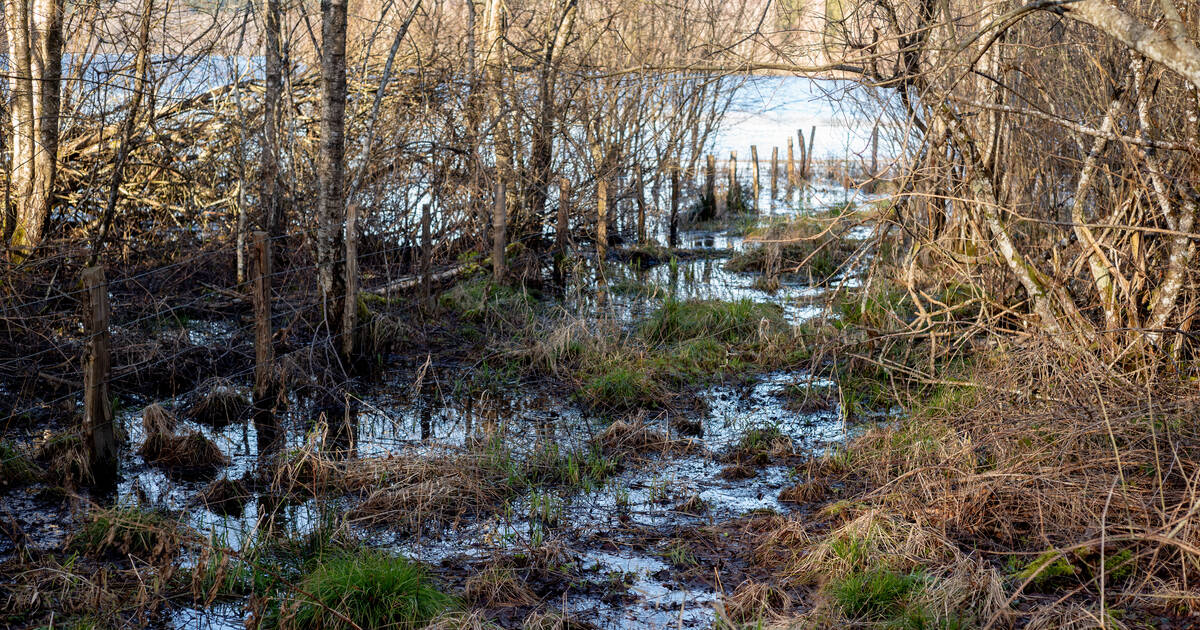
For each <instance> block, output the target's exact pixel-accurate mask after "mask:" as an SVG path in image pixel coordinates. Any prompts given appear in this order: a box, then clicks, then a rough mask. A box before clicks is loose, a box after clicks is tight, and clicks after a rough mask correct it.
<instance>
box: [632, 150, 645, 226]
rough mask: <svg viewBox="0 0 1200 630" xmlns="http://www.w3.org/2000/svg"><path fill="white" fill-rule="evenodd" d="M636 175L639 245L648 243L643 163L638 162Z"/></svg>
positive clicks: (635, 169) (635, 190)
mask: <svg viewBox="0 0 1200 630" xmlns="http://www.w3.org/2000/svg"><path fill="white" fill-rule="evenodd" d="M634 176H635V177H637V181H636V182H634V193H635V194H636V195H637V200H636V201H637V242H638V245H645V244H646V189H645V185H646V182H645V181H644V180H643V179H642V165H641V164H638V165H637V166H636V167H634Z"/></svg>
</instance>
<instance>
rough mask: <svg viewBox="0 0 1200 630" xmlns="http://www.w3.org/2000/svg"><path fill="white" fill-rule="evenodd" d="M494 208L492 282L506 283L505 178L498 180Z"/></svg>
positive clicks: (506, 204)
mask: <svg viewBox="0 0 1200 630" xmlns="http://www.w3.org/2000/svg"><path fill="white" fill-rule="evenodd" d="M494 203H495V205H494V206H492V280H494V281H495V282H497V283H500V282H504V276H505V274H506V273H507V270H506V269H505V268H504V250H505V248H506V247H507V245H508V244H507V242H506V241H507V240H508V234H507V231H508V191H507V189H506V188H505V186H504V178H503V177H497V178H496V199H495V201H494Z"/></svg>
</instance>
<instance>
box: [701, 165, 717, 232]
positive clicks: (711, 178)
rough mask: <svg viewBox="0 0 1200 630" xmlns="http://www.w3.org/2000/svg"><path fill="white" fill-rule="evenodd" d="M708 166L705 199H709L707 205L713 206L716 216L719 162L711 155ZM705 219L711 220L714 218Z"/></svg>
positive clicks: (705, 179) (705, 177)
mask: <svg viewBox="0 0 1200 630" xmlns="http://www.w3.org/2000/svg"><path fill="white" fill-rule="evenodd" d="M707 166H708V171H707V172H706V173H705V174H704V197H705V198H706V199H707V202H706V203H711V204H712V208H711V210H712V211H713V213H714V214H715V213H716V209H717V160H716V158H714V157H713V156H712V154H711V153H709V154H708V163H707ZM704 218H706V219H711V218H712V217H704Z"/></svg>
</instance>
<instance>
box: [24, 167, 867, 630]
mask: <svg viewBox="0 0 1200 630" xmlns="http://www.w3.org/2000/svg"><path fill="white" fill-rule="evenodd" d="M855 199H857V200H858V201H859V202H862V201H863V199H864V197H862V196H856V195H855V194H853V193H852V192H850V191H845V190H842V189H839V188H836V187H834V186H820V185H818V186H817V187H815V188H810V189H809V190H808V191H807V192H805V193H797V195H796V196H795V197H793V198H792V199H790V200H786V201H777V202H776V203H775V204H774V205H772V206H771V210H770V211H769V213H764V215H765V217H764V218H768V219H769V217H770V215H771V214H774V215H776V216H786V215H790V214H799V213H804V212H810V211H812V210H814V209H822V208H826V207H829V206H830V205H840V204H844V203H845V202H846V201H847V200H855ZM863 236H865V234H863ZM681 241H682V244H683V245H684V246H685V247H687V248H689V249H693V250H708V251H707V252H706V253H705V255H702V256H694V257H689V258H687V259H684V260H678V261H674V262H670V263H664V264H658V265H653V266H650V267H649V268H646V269H642V268H637V267H634V266H630V265H627V264H623V263H618V262H615V261H609V263H608V265H606V268H605V276H606V278H605V279H606V284H607V291H605V293H606V296H605V297H606V299H604V300H600V299H598V295H599V293H600V291H599V289H598V287H597V286H596V285H595V284H593V283H591V282H589V283H581V284H579V285H578V286H575V287H573V289H572V290H571V291H569V292H568V295H567V297H566V298H565V299H564V300H563V306H564V308H566V309H567V310H569V311H572V312H574V313H575V314H578V315H582V316H587V317H605V318H611V319H613V320H614V321H617V322H621V323H622V324H624V325H626V326H633V325H636V323H637V322H639V321H640V320H641V319H642V318H643V317H645V316H646V315H647V314H649V313H650V312H652V311H653V309H655V308H656V307H657V306H658V305H659V304H661V302H662V300H663V299H665V298H668V297H673V298H676V299H720V300H736V299H743V298H749V299H752V300H756V301H761V302H772V303H776V304H779V305H781V307H782V308H783V311H784V316H785V317H786V318H787V319H788V320H789V321H790V322H792V323H801V322H803V321H805V320H807V319H809V318H812V317H815V316H818V315H820V314H821V313H822V312H823V307H824V297H825V295H826V294H827V291H828V289H824V288H818V287H812V286H808V285H806V284H804V282H803V279H802V278H790V277H784V278H783V283H782V286H781V288H780V289H779V290H777V291H775V292H772V293H768V292H765V291H763V290H761V289H759V288H757V287H756V285H755V275H754V274H742V273H734V272H730V271H727V270H726V269H725V263H726V261H727V258H728V256H730V255H732V254H733V253H734V252H736V251H738V250H740V249H741V248H743V247H744V246H745V244H744V243H743V240H742V238H741V237H740V236H739V235H738V231H737V230H720V229H718V230H711V231H694V232H684V233H682V234H681ZM581 271H583V272H584V273H580V274H579V277H587V278H594V277H595V276H594V270H589V269H586V268H585V269H583V270H581ZM843 280H844V282H845V283H847V284H853V283H854V282H855V281H856V279H855V278H853V277H850V278H845V279H843ZM618 287H624V288H623V289H622V290H618ZM186 332H187V335H188V336H189V339H190V340H191V341H193V342H195V343H218V344H219V343H222V342H223V341H224V340H226V339H228V338H229V337H230V336H231V335H233V333H234V331H233V330H232V328H231V327H230V326H229V325H228V324H223V323H212V322H203V321H195V322H191V323H189V324H188V327H187V331H186ZM439 371H440V370H439V369H437V368H436V366H435V368H434V369H432V370H431V371H430V374H431V376H429V377H428V378H430V379H434V381H435V382H432V383H429V382H426V383H424V385H423V386H422V387H420V388H419V389H420V390H421V391H422V392H425V394H424V395H417V394H415V393H414V390H415V389H416V388H414V376H413V372H414V370H413V369H402V370H397V371H396V373H395V376H393V377H392V378H391V379H390V380H385V382H383V383H381V384H379V385H376V386H372V387H371V389H370V390H369V391H367V392H365V393H362V394H361V398H360V399H359V400H358V401H356V402H357V405H358V409H359V413H358V425H357V433H356V435H355V436H354V438H355V439H354V443H353V446H354V448H355V451H356V452H357V454H358V455H359V456H362V457H374V456H384V455H389V454H396V453H401V452H404V453H412V452H420V450H421V449H436V448H437V447H439V446H442V445H448V446H452V447H459V446H463V445H464V444H466V443H467V442H468V440H470V439H472V438H473V437H477V436H479V435H482V434H484V433H485V432H496V431H499V432H500V434H502V435H503V436H504V439H505V440H506V443H508V444H511V445H512V447H513V448H514V450H516V451H518V452H520V451H522V450H525V451H531V450H532V449H533V448H536V446H537V444H538V440H543V441H544V440H550V441H552V442H554V443H557V444H560V445H561V446H562V447H563V448H564V450H575V449H582V448H584V447H585V445H586V444H587V443H588V442H589V441H590V440H591V439H592V438H593V437H595V436H596V435H598V434H599V433H601V432H602V431H603V430H604V429H605V428H606V427H607V426H608V424H609V420H607V419H604V418H601V417H598V416H593V415H590V414H588V413H585V412H583V411H581V410H580V409H579V407H578V406H577V405H575V404H574V403H573V401H571V400H563V399H562V398H561V397H557V396H553V395H548V394H546V393H544V392H540V391H537V390H536V389H533V390H531V391H521V392H514V391H501V392H496V393H490V394H487V395H486V396H484V397H483V398H461V397H456V396H455V395H454V394H453V393H452V392H453V391H454V386H453V383H449V382H436V378H437V374H438V373H439ZM811 381H812V379H811V378H810V377H809V375H808V374H805V373H803V372H772V373H768V374H761V375H756V376H753V377H750V378H748V379H746V380H743V381H740V382H736V383H729V384H722V385H718V386H713V387H710V388H707V389H705V390H703V391H701V392H699V395H698V397H699V399H700V400H701V401H702V402H703V405H702V406H701V408H702V409H703V411H694V412H691V413H689V414H687V415H688V416H689V418H688V419H690V420H695V421H698V422H699V423H700V424H701V426H702V437H698V438H693V439H694V440H695V444H694V448H691V449H689V450H687V451H686V452H682V451H681V452H676V453H674V454H671V455H651V456H649V458H648V459H647V460H646V461H641V462H636V463H630V464H629V465H627V466H625V467H624V469H623V470H621V471H620V472H618V473H617V474H615V475H613V476H612V477H610V478H608V479H606V480H605V481H604V483H603V484H602V485H600V486H599V487H595V488H592V489H590V490H587V491H578V492H570V493H567V492H562V493H559V492H555V491H548V492H543V493H540V494H539V496H534V495H532V494H529V495H525V496H520V497H517V498H515V499H514V500H513V501H511V503H510V505H509V506H508V508H507V509H504V510H501V511H500V512H499V513H497V514H495V515H492V516H487V517H482V518H478V519H469V520H467V521H465V522H463V523H460V524H459V525H458V526H457V527H454V528H452V529H448V530H445V531H441V530H439V531H426V532H423V533H422V534H421V535H420V536H419V537H413V536H411V535H407V534H403V535H402V534H401V533H399V532H395V531H389V530H388V529H387V528H376V529H371V530H361V531H359V532H358V533H359V534H361V536H362V537H363V538H364V539H365V540H367V541H368V542H369V543H370V544H372V545H375V546H380V547H385V548H390V549H393V550H395V551H396V552H398V553H404V554H407V555H410V556H413V557H416V558H419V559H421V560H423V561H425V562H428V563H430V564H431V565H433V566H435V567H441V568H450V569H451V570H456V571H459V572H461V571H463V570H464V567H465V568H467V569H466V570H469V569H470V568H471V567H478V566H480V565H482V563H484V562H485V561H486V560H487V559H489V558H494V557H496V556H498V555H504V554H511V553H519V552H525V551H529V550H530V549H533V548H536V547H538V546H543V545H549V544H553V545H560V546H562V547H563V548H564V549H565V550H566V551H565V553H566V555H567V557H568V558H569V560H570V563H571V564H573V565H574V566H575V567H576V568H577V573H576V575H578V576H582V578H581V579H585V580H586V581H588V582H589V585H584V584H581V585H578V586H577V587H571V588H568V589H567V592H566V594H565V595H564V596H563V598H562V600H561V601H556V602H554V603H553V606H552V608H555V609H558V610H566V611H568V612H569V613H570V614H571V615H572V616H573V617H575V618H576V619H579V620H581V621H587V622H590V623H593V624H596V625H597V626H599V627H603V628H635V627H636V628H647V627H651V628H653V627H661V628H665V627H707V626H709V625H710V624H711V623H712V620H713V618H714V617H713V608H712V605H713V603H714V602H715V601H718V600H719V598H720V596H721V593H720V592H719V590H720V589H718V588H717V587H714V586H712V585H709V584H708V581H706V580H698V579H695V578H694V576H693V577H685V576H683V575H682V572H681V571H680V570H679V569H678V567H674V566H672V565H671V562H670V560H669V559H668V556H669V554H668V549H669V548H670V545H671V541H672V540H673V539H675V538H676V537H679V536H684V535H686V534H687V533H688V532H690V531H695V530H697V529H698V528H704V527H719V526H720V524H722V523H724V522H727V521H730V520H732V519H736V518H738V517H741V516H745V515H747V514H754V513H761V512H763V511H774V512H785V513H786V512H788V511H789V510H790V509H791V508H790V507H789V505H788V504H785V503H781V502H780V501H779V500H778V495H779V492H780V491H781V490H783V489H784V488H786V487H788V486H790V485H792V484H794V483H795V482H796V480H795V479H794V478H793V472H792V470H791V466H790V465H789V464H786V463H780V462H781V461H782V460H781V459H780V458H775V459H773V460H772V462H774V463H771V464H768V465H766V466H763V467H760V468H757V469H756V470H755V471H754V474H753V476H750V477H748V478H740V479H735V478H730V479H726V478H723V476H722V474H721V473H722V471H723V470H724V469H725V468H726V466H727V465H728V463H727V462H726V461H724V456H725V455H726V454H727V453H728V452H729V451H730V449H731V448H732V447H733V445H734V444H736V442H737V441H738V440H739V439H740V438H741V437H742V436H743V435H744V433H745V431H746V430H747V429H751V428H764V427H773V428H776V429H778V430H779V431H780V432H781V433H782V434H783V435H786V436H787V437H788V438H789V439H790V440H791V443H792V451H793V452H794V453H795V454H797V455H800V456H803V455H806V454H811V453H819V452H821V451H823V450H824V449H827V448H829V447H830V446H831V445H835V444H837V443H839V442H841V441H842V440H844V439H845V438H846V437H847V428H846V427H845V426H844V425H843V424H842V422H841V419H840V418H841V414H840V411H839V409H838V408H837V407H836V405H832V406H830V408H828V409H826V410H822V411H816V412H807V413H800V412H797V411H793V410H790V409H789V408H788V401H789V396H787V395H786V390H787V389H788V388H790V387H794V386H800V387H805V386H817V387H824V386H828V385H829V384H828V383H813V382H811ZM236 385H237V386H240V387H242V388H246V387H247V386H248V383H247V382H245V381H238V382H236ZM243 391H244V393H246V394H247V395H248V391H246V390H245V389H243ZM430 391H433V392H435V393H434V394H432V395H430V394H429V393H428V392H430ZM151 402H159V403H162V404H164V405H166V406H167V407H168V408H171V407H175V408H178V407H180V406H182V404H183V402H184V401H182V400H124V401H123V403H124V404H125V405H126V407H125V410H124V411H122V412H120V413H119V414H118V417H117V420H118V421H119V422H120V423H121V424H122V426H123V428H124V429H125V430H126V431H127V433H128V435H129V438H130V445H131V446H130V448H129V454H128V455H127V456H126V457H125V458H124V460H123V461H122V464H121V466H122V478H123V479H124V481H123V482H122V483H121V484H120V485H119V487H118V499H117V500H118V501H119V502H123V503H128V504H133V503H137V504H141V505H146V506H155V507H162V508H165V509H168V510H172V511H176V512H178V513H180V514H182V515H184V518H186V519H187V520H188V523H189V524H190V525H191V526H193V527H195V528H196V529H197V530H198V531H200V532H201V533H203V534H206V535H210V536H212V537H213V538H214V539H215V540H217V541H220V542H221V543H222V544H225V545H228V546H230V547H232V548H235V549H237V548H240V547H241V546H242V545H243V544H244V543H245V542H246V541H247V540H249V538H250V537H251V536H252V535H253V533H254V531H255V528H256V524H257V521H258V519H259V510H260V506H259V505H258V503H257V502H256V501H254V500H251V501H250V502H249V503H248V504H247V505H246V507H245V509H244V510H243V511H242V513H241V514H239V515H234V516H222V515H218V514H216V513H214V512H212V511H209V510H208V509H207V508H205V507H204V506H203V505H202V504H201V503H200V502H198V501H197V498H196V497H197V493H198V492H199V491H200V490H201V489H202V488H203V487H204V486H205V485H206V482H205V481H202V480H188V479H180V478H177V477H173V476H171V475H168V474H166V473H164V472H163V471H162V470H160V469H157V468H153V467H150V466H148V465H147V464H146V463H145V462H144V461H143V460H142V458H141V457H140V456H139V455H137V448H138V446H140V445H141V443H142V442H143V441H144V439H145V436H144V435H143V432H142V426H141V421H140V410H141V408H142V407H143V406H144V405H146V404H149V403H151ZM293 402H294V405H293V407H292V408H291V411H289V412H288V415H287V416H286V417H285V419H284V422H285V424H287V425H288V426H289V427H290V430H289V431H288V434H287V447H288V448H295V447H299V446H301V445H303V444H304V443H305V441H306V439H309V436H310V435H311V431H312V430H313V422H312V419H313V417H314V415H315V414H314V412H313V410H312V409H311V407H310V406H307V405H305V404H304V403H303V401H299V400H296V401H293ZM645 420H646V421H647V422H648V423H649V424H651V425H652V426H654V427H656V428H658V429H659V430H661V431H662V432H663V433H672V434H673V433H674V432H673V431H672V430H671V428H670V425H671V422H670V421H671V418H670V417H669V416H668V415H666V414H662V415H658V416H650V417H647V418H645ZM180 422H181V429H194V430H198V431H200V432H202V433H203V434H205V435H206V436H207V437H209V438H210V439H212V440H213V441H214V442H215V443H216V444H217V445H218V446H219V447H220V449H221V450H222V452H224V453H225V454H226V455H228V456H229V457H230V459H231V463H230V465H229V466H228V467H226V468H225V469H223V470H222V471H221V475H222V476H225V477H228V478H234V479H236V478H240V477H242V476H243V475H246V474H251V473H253V471H254V470H255V466H256V447H255V444H256V436H255V434H254V429H253V426H252V425H250V424H248V423H234V424H231V425H229V426H227V427H224V428H220V429H216V428H212V427H208V426H201V425H197V424H195V423H192V422H190V421H187V420H182V419H181V421H180ZM497 427H499V428H497ZM784 459H786V458H784ZM546 495H550V496H546ZM546 501H550V502H551V503H552V504H553V506H554V508H553V509H554V510H555V511H556V513H557V514H558V516H557V518H556V519H555V520H557V524H555V525H553V526H548V525H546V524H545V523H544V522H543V521H544V519H542V518H538V517H530V514H532V513H535V512H537V510H536V509H534V506H533V505H532V504H533V503H534V502H541V503H543V504H544V503H545V502H546ZM12 505H13V504H11V503H10V507H11V506H12ZM22 505H23V504H22ZM22 505H17V506H16V508H15V509H16V511H17V512H19V513H21V514H22V517H23V518H24V517H26V516H28V517H29V518H30V519H32V520H33V521H36V522H32V523H31V529H36V530H37V531H36V532H33V531H31V532H29V533H30V538H31V540H32V541H33V542H34V543H35V544H36V545H37V546H39V547H43V548H46V549H50V548H54V547H56V546H59V545H61V543H62V541H63V536H64V534H65V531H64V530H65V529H66V528H67V526H66V525H62V526H60V525H59V524H58V523H59V522H61V521H62V515H59V514H57V513H53V512H46V511H42V510H39V509H38V508H37V507H36V506H34V505H33V503H30V505H28V506H24V507H22ZM688 505H690V506H692V507H687V506H688ZM698 505H700V506H703V509H695V506H698ZM350 506H351V500H350V499H321V500H318V499H311V500H307V501H300V502H298V503H293V504H289V505H287V506H285V507H283V508H281V509H282V514H281V515H279V516H278V517H277V519H276V522H277V523H281V524H283V525H284V526H285V528H286V529H287V530H289V532H291V533H295V534H300V535H303V534H305V533H309V532H311V531H312V530H313V529H315V528H316V527H318V526H319V525H320V524H322V523H323V522H326V521H328V520H329V519H330V518H333V517H336V516H337V515H338V514H339V513H344V512H345V510H346V508H348V507H350ZM38 519H40V520H38ZM3 552H4V550H0V553H3ZM708 573H709V574H711V573H712V571H711V569H710V570H709V571H708ZM710 577H711V575H710ZM605 583H615V584H618V585H619V588H618V589H617V590H619V591H620V592H619V593H617V594H615V595H614V593H612V592H605V589H603V588H598V587H597V584H605ZM736 586H737V584H725V585H724V589H725V590H727V591H732V589H733V588H735V587H736ZM610 590H611V589H610ZM245 614H246V613H245V611H244V610H243V607H242V606H241V605H240V604H238V603H232V604H219V605H216V606H213V607H211V608H209V609H207V610H196V609H190V608H180V609H178V610H175V611H173V617H172V619H173V623H174V625H175V627H178V628H188V629H200V628H240V627H243V623H244V622H245Z"/></svg>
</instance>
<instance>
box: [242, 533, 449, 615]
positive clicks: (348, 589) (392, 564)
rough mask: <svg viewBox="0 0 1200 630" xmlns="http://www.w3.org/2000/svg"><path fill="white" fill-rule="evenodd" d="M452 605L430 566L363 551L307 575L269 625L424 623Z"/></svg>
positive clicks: (380, 553)
mask: <svg viewBox="0 0 1200 630" xmlns="http://www.w3.org/2000/svg"><path fill="white" fill-rule="evenodd" d="M451 604H452V600H451V599H450V597H449V596H447V595H446V594H444V593H442V592H441V591H439V590H438V589H437V588H436V587H435V586H434V585H433V583H432V582H431V580H430V578H429V576H428V573H427V572H426V570H425V569H424V568H423V567H422V566H421V565H419V564H417V563H415V562H413V561H411V560H408V559H406V558H400V557H393V556H390V555H387V554H385V553H382V552H378V551H359V552H355V553H350V554H346V555H343V556H339V557H335V558H331V559H329V560H328V561H326V562H324V563H323V564H321V565H320V566H318V567H316V568H315V569H314V570H313V571H312V572H310V573H309V574H308V575H306V576H305V577H304V578H303V580H302V581H301V582H300V585H299V587H298V588H297V589H296V593H295V595H293V596H292V597H291V598H290V599H289V600H288V601H287V602H285V603H282V605H281V606H280V607H279V608H277V609H276V610H275V611H273V612H272V613H271V614H268V615H267V617H266V618H265V619H264V623H263V625H264V627H266V628H323V629H325V630H341V629H349V628H385V627H386V628H420V627H423V626H424V625H426V624H427V623H429V622H430V621H431V620H433V619H434V618H435V617H437V616H438V615H439V614H440V613H442V612H443V611H445V610H446V609H448V608H449V607H450V606H451Z"/></svg>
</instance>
